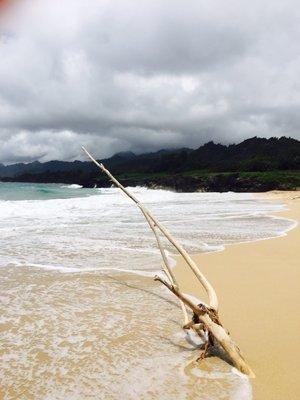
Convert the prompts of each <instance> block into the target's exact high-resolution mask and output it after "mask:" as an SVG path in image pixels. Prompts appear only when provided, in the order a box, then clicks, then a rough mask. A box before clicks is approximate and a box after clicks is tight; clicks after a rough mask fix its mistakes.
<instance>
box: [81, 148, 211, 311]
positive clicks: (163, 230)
mask: <svg viewBox="0 0 300 400" xmlns="http://www.w3.org/2000/svg"><path fill="white" fill-rule="evenodd" d="M82 149H83V151H84V152H85V153H86V154H87V156H88V157H89V158H90V159H91V160H92V161H93V163H94V164H96V165H97V166H98V167H99V168H100V169H101V171H102V172H104V173H105V174H106V175H107V176H108V177H109V179H110V180H111V181H112V182H113V183H114V184H115V185H116V186H117V187H118V188H120V189H121V190H122V191H123V192H124V193H125V194H126V195H127V196H128V197H129V198H130V199H131V200H132V201H134V202H135V203H136V205H137V206H138V207H139V208H140V210H141V211H142V212H143V214H144V215H145V214H146V215H147V216H148V217H149V218H150V219H151V220H152V221H153V222H154V224H155V226H157V228H158V229H159V230H160V231H161V233H162V234H163V235H164V236H165V237H166V238H167V239H168V240H169V242H170V243H171V244H172V245H173V246H174V247H175V248H176V250H177V251H178V252H179V254H181V255H182V257H183V259H184V260H185V261H186V263H187V265H188V266H189V267H190V269H191V270H192V272H193V273H194V274H195V276H196V277H197V279H198V280H199V282H200V283H201V285H202V286H203V288H204V289H205V291H206V293H207V296H208V299H209V305H210V307H211V308H213V309H214V310H218V305H219V304H218V297H217V294H216V292H215V290H214V288H213V287H212V285H211V284H210V282H209V281H208V280H207V278H206V277H205V276H204V275H203V274H202V272H201V271H200V270H199V268H198V266H197V264H196V263H195V262H194V260H193V259H192V258H191V257H190V255H189V254H188V253H187V251H186V250H185V249H184V248H183V247H182V245H181V244H180V243H178V242H177V240H176V239H174V238H173V236H172V235H171V234H170V232H169V231H168V230H167V229H166V228H165V227H164V226H163V225H162V224H161V223H160V222H159V221H158V220H157V219H156V218H155V217H154V216H153V215H152V213H151V212H150V211H149V210H148V209H147V208H146V207H145V206H144V205H143V204H141V203H140V201H139V200H138V199H137V198H136V197H135V196H134V195H133V194H132V193H130V192H129V190H128V189H126V188H125V187H124V186H123V185H121V183H120V182H119V181H118V180H117V179H116V178H115V177H114V176H113V175H112V174H111V173H110V172H109V171H108V170H107V169H106V168H105V167H104V165H103V164H100V163H98V161H97V160H95V158H94V157H93V156H92V155H91V154H90V153H89V152H88V151H87V150H86V149H85V148H84V147H82Z"/></svg>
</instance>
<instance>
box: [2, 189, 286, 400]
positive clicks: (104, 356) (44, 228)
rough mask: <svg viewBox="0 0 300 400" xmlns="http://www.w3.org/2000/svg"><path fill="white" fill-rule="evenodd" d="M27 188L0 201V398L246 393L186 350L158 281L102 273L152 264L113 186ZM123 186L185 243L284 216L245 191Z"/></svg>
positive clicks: (282, 223) (257, 227)
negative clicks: (48, 191) (47, 192)
mask: <svg viewBox="0 0 300 400" xmlns="http://www.w3.org/2000/svg"><path fill="white" fill-rule="evenodd" d="M0 186H1V185H0ZM36 186H38V185H36ZM36 186H35V185H33V186H32V187H31V188H30V189H28V188H27V189H28V191H26V193H23V194H22V196H23V197H22V196H21V195H20V193H19V194H18V195H16V196H17V197H18V199H15V200H12V196H11V194H10V200H8V199H7V197H9V196H8V195H7V194H6V200H4V199H3V193H4V192H2V201H0V216H1V224H0V231H1V236H0V245H1V264H2V268H0V282H1V295H0V302H1V309H0V310H1V311H0V335H1V342H0V343H1V344H0V364H1V369H0V382H1V389H0V398H1V395H2V397H3V398H4V399H39V400H40V399H41V400H48V399H49V400H56V399H57V400H60V399H67V400H77V399H78V400H84V399H94V398H97V399H118V398H124V399H129V400H131V399H132V400H135V399H157V398H159V399H166V400H169V399H173V398H176V399H194V398H195V399H196V398H197V399H203V400H206V399H207V400H208V399H209V400H220V399H231V400H232V399H239V400H242V399H250V398H251V387H250V384H249V381H248V379H247V378H245V377H243V376H241V375H239V374H237V373H236V372H235V370H234V369H233V368H232V367H231V366H230V365H228V364H226V363H225V362H223V361H221V360H220V359H217V358H209V359H207V360H205V361H204V362H202V363H201V365H200V366H199V365H198V364H196V363H195V362H194V361H193V360H194V359H195V358H197V350H195V347H194V346H192V345H191V344H189V342H187V341H186V338H185V336H184V333H183V332H182V330H181V329H180V324H181V314H180V309H179V307H178V304H177V302H176V300H175V299H174V298H172V297H171V296H170V295H169V293H167V292H166V291H165V289H164V288H161V287H160V285H159V284H157V283H154V282H153V281H152V279H151V278H147V277H143V276H140V275H135V274H128V273H127V274H125V273H124V272H123V273H120V272H117V271H113V270H116V269H118V270H121V271H124V270H127V271H132V272H134V271H139V272H140V273H142V274H144V273H146V274H148V275H153V274H154V272H155V271H156V270H158V269H159V265H160V258H159V253H158V251H157V250H156V249H155V247H154V246H155V243H154V241H153V238H152V236H151V232H150V231H149V228H147V226H146V224H145V222H144V220H143V218H142V217H141V215H140V214H139V212H138V210H136V209H135V207H134V205H132V204H131V203H130V202H129V201H128V200H127V199H126V198H125V197H124V196H122V194H120V193H119V192H117V191H116V190H115V189H105V190H96V191H94V192H91V191H90V190H88V191H87V192H86V191H85V189H80V188H75V187H63V186H62V185H57V186H58V187H54V186H55V185H51V191H52V192H51V195H49V196H50V197H51V198H50V199H49V197H46V198H47V200H46V199H43V200H42V199H40V197H39V196H40V193H39V194H37V195H36V197H37V198H35V199H34V195H33V194H34V191H35V190H36ZM27 189H26V190H27ZM38 189H39V187H38ZM10 190H11V188H10ZM134 191H135V192H136V194H137V196H138V197H140V199H141V200H142V201H144V202H145V203H146V204H147V206H148V207H149V208H150V209H152V210H154V212H155V214H156V215H157V217H158V218H159V219H160V221H161V222H163V223H164V224H165V225H166V226H167V227H168V228H169V229H170V230H171V231H172V232H174V233H175V235H176V236H177V237H179V238H180V239H181V240H182V242H183V243H184V244H185V245H186V247H187V248H188V249H189V250H191V251H192V252H193V251H195V252H199V251H205V250H213V249H218V248H220V246H222V245H223V244H225V243H231V242H236V241H243V240H254V239H258V238H266V237H270V236H276V235H279V234H283V232H284V231H285V230H287V229H289V228H291V227H292V225H293V223H292V222H291V221H288V220H285V219H279V218H274V217H269V216H267V215H266V214H267V213H269V212H273V211H277V210H280V209H281V208H282V206H280V205H276V204H274V203H267V202H264V201H261V200H257V199H255V198H254V197H253V196H252V195H249V194H233V193H225V194H218V193H189V194H185V193H173V192H167V191H161V190H159V191H153V190H146V189H143V188H136V189H134ZM70 192H71V193H70ZM74 192H75V193H78V195H77V196H78V197H76V194H74ZM44 193H45V192H44ZM53 193H55V196H56V198H53ZM26 196H27V197H28V196H29V197H30V199H26ZM74 196H75V197H74ZM0 197H1V191H0ZM4 197H5V196H4ZM20 197H22V200H20ZM61 272H64V273H61Z"/></svg>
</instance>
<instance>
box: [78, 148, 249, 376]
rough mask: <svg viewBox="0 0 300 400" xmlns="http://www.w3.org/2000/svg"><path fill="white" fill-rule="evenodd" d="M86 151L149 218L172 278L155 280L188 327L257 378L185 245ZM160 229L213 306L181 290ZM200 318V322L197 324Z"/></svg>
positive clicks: (211, 288) (237, 366)
mask: <svg viewBox="0 0 300 400" xmlns="http://www.w3.org/2000/svg"><path fill="white" fill-rule="evenodd" d="M82 149H83V150H84V152H85V153H86V154H87V156H88V157H89V158H90V159H91V160H92V161H93V162H94V163H95V164H96V165H97V166H98V167H99V168H100V169H101V170H102V172H104V173H105V174H106V175H107V176H108V177H109V179H110V180H111V181H112V182H113V183H114V184H115V185H116V186H117V187H118V188H120V189H121V190H122V191H123V192H124V193H125V194H126V195H127V196H128V197H129V198H130V199H131V200H132V201H134V203H135V204H136V205H137V206H138V207H139V209H140V210H141V212H142V213H143V215H144V217H145V218H146V220H147V222H148V224H149V226H150V228H151V229H152V231H153V233H154V235H155V238H156V241H157V245H158V248H159V250H160V252H161V255H162V258H163V261H164V271H165V273H166V275H167V277H168V280H169V282H168V281H166V280H164V279H162V278H161V277H158V276H156V277H155V280H157V281H159V282H161V283H162V284H163V285H164V286H166V287H167V288H168V289H169V290H170V291H171V292H172V293H173V294H174V295H175V296H177V298H178V299H179V300H180V304H181V306H182V311H183V313H184V320H185V328H186V329H189V328H192V329H194V331H195V332H196V333H197V334H198V335H199V336H200V337H201V338H203V337H205V332H206V333H208V342H207V345H206V348H207V346H208V345H209V344H210V342H212V344H213V343H214V342H216V343H218V344H219V345H220V346H221V347H222V348H223V349H224V351H225V352H226V353H227V355H228V356H229V357H230V359H231V360H232V363H233V364H234V366H235V367H236V368H237V369H238V370H239V371H241V372H243V373H245V374H247V375H249V376H251V377H254V373H253V371H252V370H251V368H250V367H249V365H248V364H247V363H246V361H245V359H244V357H243V356H242V354H241V352H240V350H239V348H238V347H237V345H236V344H235V343H234V342H233V340H232V339H231V338H230V336H229V333H228V332H227V331H226V330H225V329H224V328H223V326H222V324H221V322H220V319H219V316H218V306H219V303H218V297H217V294H216V292H215V290H214V288H213V286H212V285H211V284H210V282H209V281H208V279H207V278H206V277H205V276H204V275H203V273H202V272H201V271H200V270H199V268H198V266H197V265H196V263H195V262H194V260H193V259H192V258H191V257H190V255H189V254H188V253H187V251H186V250H185V249H184V248H183V247H182V246H181V244H180V243H178V242H177V240H176V239H174V238H173V236H172V235H171V234H170V232H169V231H168V230H167V229H166V228H165V227H164V226H163V225H162V224H161V223H160V222H159V221H158V220H157V219H156V218H155V217H154V216H153V215H152V213H151V212H150V211H149V210H148V209H147V208H146V207H145V206H144V205H143V204H142V203H141V202H140V201H139V200H138V199H137V198H136V197H135V196H134V195H133V194H132V193H131V192H130V191H129V190H128V189H126V188H125V187H124V186H123V185H121V183H120V182H119V181H118V180H117V179H116V178H115V177H114V176H113V175H112V174H111V173H110V172H109V171H108V170H107V169H106V168H105V167H104V165H103V164H101V163H99V162H98V161H97V160H95V158H94V157H93V156H92V155H91V154H90V153H89V152H88V151H87V150H86V149H85V148H84V147H82ZM158 230H159V231H160V232H161V233H162V234H163V235H164V236H165V238H167V239H168V240H169V242H170V243H171V244H172V245H173V246H174V247H175V248H176V250H177V251H178V252H179V253H180V254H181V256H182V257H183V259H184V260H185V262H186V263H187V265H188V266H189V267H190V269H191V270H192V272H193V273H194V275H195V276H196V278H197V279H198V281H199V282H200V283H201V285H202V286H203V288H204V289H205V291H206V293H207V296H208V300H209V302H208V304H209V306H205V305H204V304H195V302H194V301H192V300H191V299H190V297H189V296H187V295H186V294H184V293H182V292H181V291H180V288H179V286H178V282H177V281H176V277H175V275H174V273H173V271H172V268H171V267H170V264H169V261H168V258H167V256H166V253H165V250H164V249H163V246H162V244H161V241H160V237H159V234H158ZM185 306H186V307H188V308H189V309H190V310H191V311H192V312H193V314H194V318H193V321H191V322H188V316H187V312H186V308H185ZM196 319H197V320H198V321H196ZM195 321H196V322H195Z"/></svg>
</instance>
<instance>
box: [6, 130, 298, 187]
mask: <svg viewBox="0 0 300 400" xmlns="http://www.w3.org/2000/svg"><path fill="white" fill-rule="evenodd" d="M101 162H102V163H103V164H104V165H105V166H107V167H108V168H109V169H110V170H111V171H112V172H113V173H114V174H115V175H116V176H117V177H118V178H119V179H120V180H122V182H123V183H124V184H127V185H130V186H134V185H146V186H150V187H151V186H152V187H157V186H160V187H169V188H173V189H175V190H183V191H194V190H215V191H226V190H234V191H264V190H272V189H281V190H288V189H296V188H299V187H300V142H299V141H298V140H296V139H292V138H286V137H281V138H270V139H264V138H257V137H254V138H251V139H247V140H245V141H243V142H241V143H239V144H233V145H229V146H225V145H221V144H215V143H213V142H209V143H206V144H205V145H203V146H201V147H199V148H198V149H196V150H191V149H188V148H182V149H176V150H160V151H158V152H155V153H146V154H140V155H135V154H134V153H132V152H123V153H118V154H115V155H114V156H113V157H110V158H107V159H104V160H101ZM0 177H2V180H13V181H22V182H45V183H47V182H49V183H50V182H53V183H60V182H63V183H78V184H81V185H84V186H89V187H90V186H95V185H97V186H99V187H101V186H104V187H107V186H109V185H110V183H109V181H108V180H107V179H106V178H105V177H101V176H100V177H99V174H98V173H97V169H96V168H95V166H94V165H93V164H92V163H91V162H87V161H86V162H81V161H74V162H63V161H50V162H48V163H39V162H37V161H36V162H33V163H29V164H14V165H9V166H3V165H0Z"/></svg>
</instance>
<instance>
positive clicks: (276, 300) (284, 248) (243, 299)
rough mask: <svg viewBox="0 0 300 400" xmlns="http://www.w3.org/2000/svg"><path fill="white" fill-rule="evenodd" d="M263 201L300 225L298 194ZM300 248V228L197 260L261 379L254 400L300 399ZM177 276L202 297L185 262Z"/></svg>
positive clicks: (255, 386) (276, 194)
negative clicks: (280, 207) (274, 204)
mask: <svg viewBox="0 0 300 400" xmlns="http://www.w3.org/2000/svg"><path fill="white" fill-rule="evenodd" d="M263 196H264V197H265V198H266V197H267V198H268V199H270V201H272V200H275V201H283V202H284V203H285V204H286V208H287V211H284V212H281V213H279V214H277V215H276V216H282V217H285V218H290V219H294V220H296V221H299V219H300V196H299V192H270V193H267V194H264V195H263ZM299 244H300V229H299V225H297V226H296V227H295V228H294V229H292V230H291V231H289V232H288V233H287V235H285V236H282V237H278V238H274V239H268V240H261V241H257V242H252V243H241V244H235V245H230V246H226V249H225V250H224V251H221V252H217V253H205V254H199V255H197V256H195V257H194V258H195V259H196V261H197V262H198V264H199V266H200V267H201V270H202V271H203V272H204V273H205V275H206V276H207V277H208V278H209V279H210V281H211V282H212V284H213V285H214V287H215V289H216V291H217V293H218V296H219V299H220V315H221V319H222V321H223V323H224V326H226V328H227V329H229V331H230V332H231V335H232V336H233V338H234V339H235V340H236V341H237V343H238V344H239V346H240V347H241V349H242V351H243V353H244V355H245V356H246V358H247V360H248V362H249V363H250V364H251V366H252V368H253V369H254V371H255V373H256V378H255V379H253V380H252V385H253V398H254V399H255V400H277V399H278V400H283V399H289V400H292V399H295V400H296V399H298V398H299V393H300V380H299V375H300V362H299V358H298V356H299V353H300V340H299V337H298V334H299V331H300V316H299V305H300V269H299V254H298V252H299ZM175 272H176V275H177V277H178V278H179V280H180V283H181V287H182V290H183V291H185V292H187V293H190V294H193V295H196V296H198V297H200V295H199V293H202V291H201V288H199V286H198V283H197V281H195V279H194V277H193V276H192V274H191V273H190V271H189V270H188V268H187V267H186V266H185V265H184V264H183V263H182V260H179V262H178V264H177V266H176V268H175ZM203 296H204V294H203V295H202V299H203V300H206V299H205V297H203Z"/></svg>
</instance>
